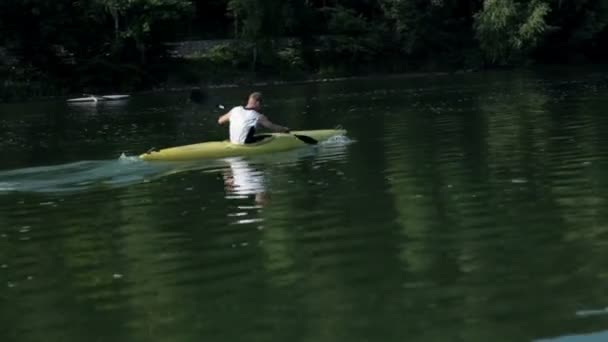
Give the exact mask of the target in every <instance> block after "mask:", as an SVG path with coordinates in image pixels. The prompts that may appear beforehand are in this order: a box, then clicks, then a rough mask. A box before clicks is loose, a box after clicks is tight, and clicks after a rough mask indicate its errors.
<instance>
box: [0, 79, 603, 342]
mask: <svg viewBox="0 0 608 342" xmlns="http://www.w3.org/2000/svg"><path fill="white" fill-rule="evenodd" d="M251 90H254V89H250V88H239V89H236V88H232V89H214V90H211V91H210V94H209V99H208V102H206V103H205V104H202V105H201V104H193V103H190V102H189V101H188V93H179V92H175V93H166V94H150V95H137V96H133V97H132V98H131V99H129V100H128V101H126V102H122V103H113V104H111V103H106V104H98V105H96V106H95V105H90V104H89V105H68V104H67V103H66V102H65V100H56V101H43V102H34V103H18V104H2V105H0V157H1V162H0V341H3V342H13V341H14V342H17V341H19V342H24V341H49V342H50V341H121V342H122V341H125V342H127V341H129V342H132V341H315V342H321V341H327V342H338V341H344V342H346V341H349V342H350V341H382V342H386V341H466V342H471V341H484V342H485V341H555V342H557V341H559V342H571V341H584V342H590V341H604V340H605V339H606V338H608V337H607V336H608V332H607V331H608V309H606V307H608V203H607V201H606V200H607V198H608V135H607V134H606V132H608V74H606V73H605V72H604V71H602V70H564V69H556V70H545V71H526V72H496V73H486V74H483V73H480V74H466V75H446V76H428V77H412V78H394V79H377V80H351V81H344V82H332V83H323V84H299V85H282V86H266V87H258V88H255V90H261V91H262V92H264V94H265V105H266V114H267V115H269V116H270V118H271V119H272V120H274V121H276V122H278V123H280V124H284V125H287V126H289V127H290V128H291V129H317V128H334V127H336V126H341V127H343V128H345V129H346V130H347V131H348V134H347V135H346V136H345V137H339V138H336V139H333V140H331V141H330V142H328V143H326V144H322V145H321V146H318V147H311V148H303V149H300V150H296V151H291V152H286V153H279V154H272V155H267V156H260V157H256V158H233V159H228V160H216V161H199V162H193V163H145V162H142V161H139V160H137V158H136V157H135V156H137V155H138V154H140V153H142V152H145V151H147V150H148V149H150V148H152V147H156V148H162V147H168V146H174V145H183V144H189V143H193V142H199V141H206V140H218V139H224V138H225V137H226V136H227V128H226V127H219V126H218V125H217V124H216V120H217V117H218V116H219V115H220V114H222V113H221V111H220V110H218V109H217V106H216V105H217V104H220V103H221V104H223V105H225V106H226V107H229V106H232V105H236V104H240V103H242V102H243V101H244V100H245V97H246V95H247V93H248V92H249V91H251Z"/></svg>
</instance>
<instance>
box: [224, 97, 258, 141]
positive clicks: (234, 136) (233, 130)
mask: <svg viewBox="0 0 608 342" xmlns="http://www.w3.org/2000/svg"><path fill="white" fill-rule="evenodd" d="M260 115H261V114H260V113H258V112H257V111H256V110H254V109H245V108H244V107H243V106H238V107H234V108H232V109H231V110H230V142H231V143H233V144H244V143H245V139H247V134H248V133H249V130H250V129H251V128H252V127H254V128H255V127H256V125H257V124H258V119H259V117H260Z"/></svg>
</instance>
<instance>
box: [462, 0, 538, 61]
mask: <svg viewBox="0 0 608 342" xmlns="http://www.w3.org/2000/svg"><path fill="white" fill-rule="evenodd" d="M549 12H550V7H549V5H548V4H547V3H545V2H542V1H539V0H532V1H531V2H529V3H527V4H524V3H518V2H516V1H514V0H485V1H484V6H483V9H482V10H481V11H480V12H478V13H476V14H475V16H474V18H475V32H476V37H477V39H478V40H479V44H480V48H481V50H482V52H483V54H484V55H485V57H486V58H487V60H488V61H489V62H490V63H491V64H501V65H504V64H510V63H512V62H514V61H518V60H521V58H522V57H525V56H526V54H527V53H529V52H530V51H531V50H532V49H534V48H535V47H537V46H538V44H539V42H540V41H541V39H542V38H543V37H544V36H545V34H546V33H547V32H548V30H549V29H550V26H549V25H548V24H547V23H546V17H547V14H548V13H549Z"/></svg>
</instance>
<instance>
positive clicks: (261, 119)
mask: <svg viewBox="0 0 608 342" xmlns="http://www.w3.org/2000/svg"><path fill="white" fill-rule="evenodd" d="M258 123H259V124H260V125H262V126H264V127H266V128H268V129H270V130H273V131H275V132H283V133H287V132H289V128H287V127H283V126H280V125H277V124H274V123H272V122H271V121H270V120H268V118H267V117H266V116H265V115H260V117H259V119H258Z"/></svg>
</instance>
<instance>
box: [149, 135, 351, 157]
mask: <svg viewBox="0 0 608 342" xmlns="http://www.w3.org/2000/svg"><path fill="white" fill-rule="evenodd" d="M344 134H346V130H343V129H321V130H311V131H292V132H290V133H270V134H260V136H263V137H264V139H263V140H261V141H259V142H256V143H253V144H247V145H237V144H232V143H230V142H229V141H228V140H225V141H209V142H203V143H198V144H191V145H184V146H177V147H170V148H165V149H161V150H158V151H148V152H146V153H143V154H141V155H140V156H139V157H140V158H141V159H143V160H148V161H153V160H160V161H183V160H194V159H210V158H225V157H233V156H246V155H255V154H262V153H272V152H282V151H288V150H292V149H295V148H299V147H304V146H307V145H308V144H307V143H306V142H304V141H303V140H305V141H306V140H312V139H314V140H316V141H318V142H322V141H324V140H327V139H329V138H331V137H333V136H339V135H344ZM303 137H307V138H304V139H303ZM308 138H311V139H308Z"/></svg>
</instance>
